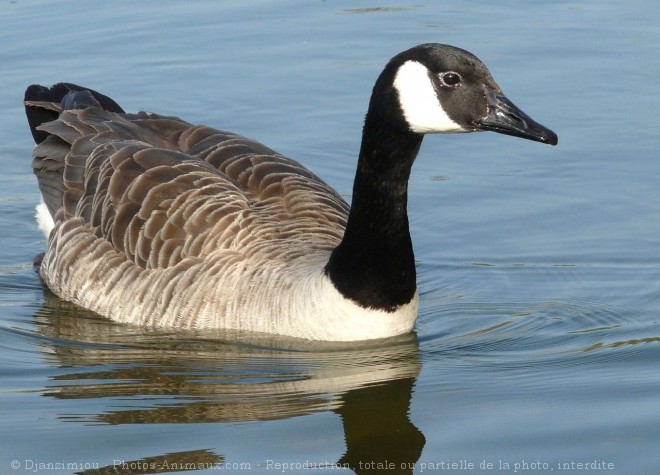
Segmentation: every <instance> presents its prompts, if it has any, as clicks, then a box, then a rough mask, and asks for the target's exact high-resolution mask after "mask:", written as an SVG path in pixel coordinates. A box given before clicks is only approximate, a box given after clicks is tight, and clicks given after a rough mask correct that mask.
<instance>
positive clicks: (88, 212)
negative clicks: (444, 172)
mask: <svg viewBox="0 0 660 475" xmlns="http://www.w3.org/2000/svg"><path fill="white" fill-rule="evenodd" d="M25 109H26V114H27V119H28V124H29V126H30V130H31V133H32V136H33V138H34V141H35V143H36V146H35V148H34V151H33V154H32V156H33V159H32V167H33V171H34V173H35V175H36V177H37V181H38V185H39V189H40V192H41V195H42V198H43V199H42V202H41V203H40V205H39V206H38V207H37V221H38V224H39V226H40V228H41V229H42V230H43V231H44V233H45V234H46V236H47V246H46V250H45V253H44V254H43V257H42V260H41V262H40V265H39V275H40V277H41V279H42V280H43V282H44V284H45V285H46V286H47V287H48V288H50V290H52V292H54V293H55V294H56V295H57V296H59V297H60V298H62V299H64V300H67V301H70V302H73V303H75V304H77V305H78V306H81V307H84V308H86V309H89V310H92V311H94V312H96V313H97V314H100V315H102V316H105V317H107V318H110V319H112V320H114V321H117V322H124V323H127V324H135V325H142V326H154V327H168V328H172V329H207V328H210V329H232V330H240V331H248V332H265V333H270V334H278V335H285V336H289V337H296V338H303V339H308V340H325V341H357V340H368V339H376V338H387V337H392V336H396V335H401V334H405V333H408V332H410V331H412V329H413V327H414V324H415V321H416V319H417V313H418V302H419V296H418V291H417V285H416V271H415V260H414V254H413V246H412V242H411V237H410V232H409V225H408V215H407V196H408V178H409V176H410V172H411V168H412V165H413V162H414V160H415V157H416V156H417V152H418V150H419V148H420V145H421V143H422V139H423V137H424V135H425V134H433V133H440V134H442V133H458V132H475V131H483V130H490V131H494V132H498V133H501V134H507V135H511V136H516V137H520V138H524V139H529V140H533V141H538V142H542V143H547V144H551V145H556V144H557V141H558V139H557V135H556V134H555V133H554V132H552V131H551V130H550V129H548V128H546V127H544V126H542V125H541V124H539V123H537V122H535V121H534V120H532V119H531V118H530V117H529V116H528V115H526V114H525V113H524V112H523V111H522V110H520V109H519V108H518V107H517V106H515V105H514V104H513V103H512V102H511V101H510V100H509V99H508V98H507V97H506V96H505V95H504V94H503V93H502V91H501V89H500V87H499V86H498V85H497V84H496V83H495V81H494V80H493V78H492V76H491V74H490V72H489V71H488V69H487V68H486V66H485V65H484V64H483V63H482V62H481V61H480V60H479V59H478V58H477V57H476V56H475V55H473V54H472V53H470V52H468V51H465V50H463V49H460V48H457V47H453V46H449V45H443V44H436V43H429V44H421V45H417V46H415V47H412V48H410V49H408V50H406V51H403V52H401V53H399V54H397V55H396V56H394V57H393V58H392V59H391V60H390V61H389V62H388V63H387V65H386V66H385V68H384V70H383V71H382V72H381V74H380V75H379V77H378V79H377V80H376V83H375V86H374V88H373V92H372V95H371V99H370V102H369V105H368V111H367V114H366V117H365V120H364V126H363V133H362V142H361V146H360V150H359V156H358V161H357V172H356V175H355V180H354V186H353V193H352V200H351V201H352V202H351V205H350V206H349V205H348V203H347V202H346V201H344V199H343V198H342V197H341V196H340V195H339V194H338V193H337V192H336V191H335V190H333V189H332V188H331V187H330V186H328V185H327V184H326V183H325V182H324V181H323V180H322V179H321V178H319V177H318V176H317V175H315V174H314V173H312V172H311V171H309V170H308V169H307V168H305V167H304V166H302V165H301V164H300V163H298V162H296V161H294V160H292V159H290V158H287V157H285V156H283V155H281V154H279V153H277V152H275V151H274V150H272V149H270V148H268V147H267V146H265V145H263V144H261V143H259V142H256V141H254V140H250V139H248V138H245V137H242V136H240V135H237V134H234V133H231V132H225V131H220V130H216V129H213V128H211V127H207V126H203V125H192V124H190V123H188V122H185V121H183V120H181V119H179V118H176V117H169V116H163V115H157V114H153V113H146V112H138V113H127V112H125V111H124V110H123V109H122V108H121V107H120V106H119V104H118V103H117V102H115V101H114V100H112V99H111V98H109V97H107V96H105V95H103V94H101V93H99V92H97V91H94V90H93V89H89V88H85V87H80V86H77V85H75V84H70V83H59V84H56V85H54V86H52V87H44V86H39V85H31V86H29V87H28V88H27V90H26V93H25Z"/></svg>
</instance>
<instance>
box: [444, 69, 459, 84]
mask: <svg viewBox="0 0 660 475" xmlns="http://www.w3.org/2000/svg"><path fill="white" fill-rule="evenodd" d="M440 78H441V79H442V82H443V83H444V84H445V85H447V86H456V85H457V84H458V83H460V82H461V76H460V74H458V73H453V72H450V73H445V74H443V75H442V76H441V77H440Z"/></svg>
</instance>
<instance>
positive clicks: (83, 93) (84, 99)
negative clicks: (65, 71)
mask: <svg viewBox="0 0 660 475" xmlns="http://www.w3.org/2000/svg"><path fill="white" fill-rule="evenodd" d="M24 104H25V114H26V115H27V121H28V124H29V126H30V132H31V133H32V137H33V138H34V141H35V143H37V144H40V143H41V142H43V141H44V140H46V137H48V135H49V134H48V132H46V131H43V130H38V127H39V126H40V125H41V124H45V123H46V122H51V121H53V120H56V119H57V118H58V117H59V115H60V113H61V112H62V111H63V110H67V109H84V108H87V107H100V108H102V109H105V110H107V111H110V112H119V113H124V110H123V109H122V108H121V106H120V105H119V104H117V103H116V102H115V101H114V100H112V99H111V98H109V97H108V96H105V95H103V94H101V93H100V92H97V91H94V90H92V89H89V88H86V87H81V86H77V85H75V84H71V83H67V82H61V83H58V84H55V85H54V86H53V87H45V86H40V85H38V84H33V85H31V86H29V87H28V88H27V89H26V90H25V99H24Z"/></svg>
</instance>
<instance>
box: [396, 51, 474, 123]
mask: <svg viewBox="0 0 660 475" xmlns="http://www.w3.org/2000/svg"><path fill="white" fill-rule="evenodd" d="M394 87H395V88H396V90H397V91H398V93H399V102H400V104H401V110H402V111H403V115H404V117H405V118H406V121H407V122H408V126H409V127H410V130H412V131H413V132H417V133H419V134H442V133H452V132H467V130H466V129H464V128H463V127H461V126H460V125H458V124H457V123H456V122H454V121H453V120H451V118H450V117H449V116H448V115H447V112H445V110H444V109H443V108H442V105H441V104H440V99H439V98H438V95H437V94H436V92H435V89H434V88H433V84H432V83H431V79H430V78H429V75H428V70H427V69H426V66H424V65H423V64H421V63H418V62H417V61H406V62H405V63H403V65H401V67H400V68H399V70H398V71H397V73H396V77H395V78H394Z"/></svg>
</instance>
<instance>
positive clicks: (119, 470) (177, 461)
mask: <svg viewBox="0 0 660 475" xmlns="http://www.w3.org/2000/svg"><path fill="white" fill-rule="evenodd" d="M224 468H229V469H230V468H231V465H228V466H227V467H225V465H224V457H221V456H219V455H216V454H214V453H213V452H211V451H210V450H189V451H185V452H173V453H169V454H165V455H159V456H156V457H146V458H143V459H140V460H122V461H117V462H116V463H113V464H112V465H108V466H106V467H99V468H91V469H89V470H84V471H82V472H76V475H137V474H148V473H172V472H176V473H180V472H190V471H196V470H209V469H210V470H213V469H217V470H220V469H224ZM239 468H240V466H239Z"/></svg>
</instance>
